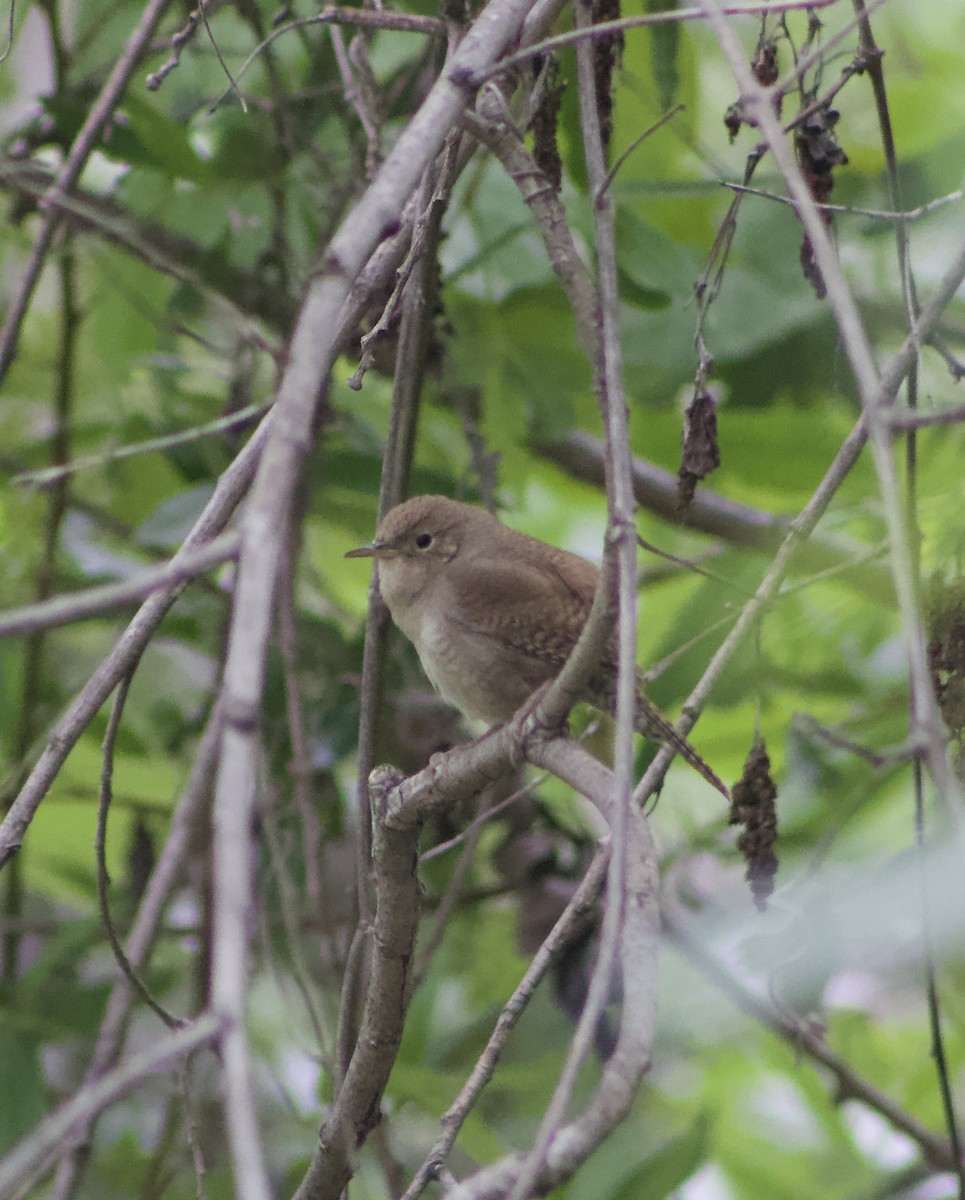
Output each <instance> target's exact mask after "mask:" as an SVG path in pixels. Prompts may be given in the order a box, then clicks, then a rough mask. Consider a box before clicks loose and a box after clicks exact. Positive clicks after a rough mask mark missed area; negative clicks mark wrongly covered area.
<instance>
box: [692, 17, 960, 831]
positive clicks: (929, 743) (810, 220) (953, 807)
mask: <svg viewBox="0 0 965 1200" xmlns="http://www.w3.org/2000/svg"><path fill="white" fill-rule="evenodd" d="M704 7H705V9H706V11H707V14H708V18H709V20H710V22H711V24H712V26H713V28H714V32H715V34H716V36H717V39H718V41H719V43H720V46H721V49H722V50H723V52H724V54H725V56H726V58H727V59H728V62H729V63H730V66H731V70H732V71H733V73H734V76H735V78H736V80H737V82H738V84H739V86H740V89H741V92H742V102H743V103H744V104H745V105H747V106H748V107H749V110H750V111H751V112H752V113H753V116H754V118H755V120H756V122H757V124H758V126H759V128H760V130H761V132H762V134H763V136H764V139H765V141H766V142H767V144H768V146H769V148H770V151H771V153H772V154H773V155H774V159H775V161H776V162H777V165H778V167H779V168H780V170H781V172H782V173H783V175H784V177H785V181H786V183H787V187H788V190H789V192H790V193H791V196H792V197H793V199H794V200H795V201H796V203H797V206H798V216H799V218H800V220H801V222H802V224H803V225H804V229H805V232H806V234H807V236H808V239H809V241H810V243H811V246H812V248H813V251H814V256H815V260H816V263H817V267H818V269H819V270H820V272H821V276H822V278H823V280H824V283H825V286H826V288H827V296H828V301H829V304H830V306H831V309H832V311H833V313H834V316H835V320H836V322H837V325H838V329H839V332H840V336H841V341H842V344H843V346H844V350H845V353H846V355H847V357H848V360H849V363H850V365H851V369H852V373H853V375H854V379H855V384H856V386H857V390H858V394H859V396H860V397H861V403H862V407H863V409H864V413H865V417H866V421H867V424H868V437H869V441H870V445H871V450H872V457H873V459H874V463H875V469H876V472H877V475H878V484H879V488H880V490H881V498H882V508H883V513H884V517H885V522H886V527H887V530H888V535H889V539H890V542H891V546H892V554H891V566H892V574H893V578H894V586H895V591H896V594H897V597H898V607H899V612H900V614H901V618H902V633H903V639H904V642H905V651H906V656H907V663H908V673H909V681H910V685H911V690H912V697H913V703H914V705H915V709H914V714H913V722H914V725H915V727H916V728H915V729H913V736H914V735H915V734H916V733H917V732H918V730H920V731H921V732H922V733H923V735H924V755H925V758H926V761H927V764H928V769H929V773H930V774H931V776H932V779H933V781H934V783H935V786H936V788H937V789H938V792H939V794H940V795H941V796H942V797H943V800H944V803H945V805H946V811H947V812H948V814H949V816H950V818H951V819H952V820H953V821H954V822H956V823H958V822H959V821H960V820H961V818H962V817H963V815H965V806H963V801H962V796H961V789H960V787H959V784H958V781H957V780H956V779H955V777H954V775H953V773H952V772H951V770H950V768H949V765H948V760H947V756H946V753H945V734H944V726H943V724H942V720H941V715H940V714H939V712H938V709H937V704H936V701H935V697H934V694H933V692H932V689H931V684H930V680H929V674H928V666H927V661H926V654H925V645H924V639H923V633H922V621H921V613H920V604H919V600H918V596H917V587H916V581H915V575H914V568H913V562H912V549H911V544H910V541H909V531H908V528H907V525H906V519H905V513H904V510H903V505H902V501H901V495H900V489H899V485H898V480H897V474H896V468H895V462H894V454H893V447H892V442H891V434H890V431H889V430H888V428H887V422H886V420H885V419H883V417H882V413H881V401H880V395H881V390H882V389H881V381H880V379H879V377H878V371H877V368H876V366H875V362H874V357H873V355H872V352H871V347H870V344H869V342H868V338H867V334H866V333H865V329H864V324H863V322H862V320H861V315H860V313H859V311H858V308H857V305H856V304H855V301H854V298H853V296H852V294H851V291H850V289H849V288H848V285H847V283H846V281H845V278H844V275H843V272H842V271H841V268H840V265H839V263H838V260H837V255H836V253H835V250H834V247H833V245H832V242H831V239H830V237H829V235H828V231H827V228H826V226H825V224H824V221H823V219H822V217H821V215H820V213H819V212H818V211H817V209H816V208H815V205H814V198H813V196H812V195H811V192H810V190H809V188H808V186H807V184H806V182H805V180H804V179H803V177H802V174H801V170H800V167H799V165H798V163H797V161H796V159H795V157H794V154H793V151H792V149H791V147H790V146H789V145H788V143H787V140H786V138H785V136H784V133H783V131H782V129H781V127H780V124H779V122H778V119H777V117H776V115H775V113H774V109H773V104H772V97H771V94H770V93H769V92H768V91H767V89H765V88H762V87H761V86H760V84H759V83H758V82H757V80H756V79H755V78H754V76H753V74H752V72H751V70H750V68H749V67H748V65H747V62H746V60H745V55H744V53H743V50H742V49H741V46H740V43H739V42H738V40H737V38H736V36H735V35H734V33H733V31H732V29H731V28H730V26H729V25H728V23H727V22H726V20H724V18H723V16H722V14H721V11H720V7H719V5H718V3H717V0H704ZM909 369H911V363H909Z"/></svg>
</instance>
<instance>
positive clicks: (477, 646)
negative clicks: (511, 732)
mask: <svg viewBox="0 0 965 1200" xmlns="http://www.w3.org/2000/svg"><path fill="white" fill-rule="evenodd" d="M346 557H347V558H374V559H376V561H377V562H378V564H379V590H380V591H381V593H382V598H383V599H384V600H385V603H386V605H387V606H388V609H389V612H390V613H391V614H392V619H393V620H394V621H395V623H396V625H398V627H399V628H400V629H401V630H402V632H403V633H404V634H405V635H406V637H407V638H408V639H409V641H410V642H412V644H413V645H414V646H415V648H416V650H417V651H418V652H419V658H420V659H421V660H422V666H423V667H424V669H425V672H426V674H427V675H428V676H429V679H430V680H431V682H432V684H433V686H434V687H435V688H436V690H437V691H438V692H440V693H441V694H442V696H443V698H444V699H446V700H448V701H449V703H450V704H453V705H455V707H456V708H458V709H459V710H460V711H461V712H462V713H464V714H465V715H466V716H467V717H478V718H480V719H482V720H483V721H486V722H487V723H488V724H489V725H498V724H501V723H502V722H503V721H507V720H509V718H510V717H511V716H512V715H513V714H514V713H515V712H516V711H517V709H519V708H520V706H521V705H522V704H523V703H524V702H525V701H526V700H527V699H528V698H529V696H531V695H532V693H533V692H534V691H535V690H536V689H537V688H538V687H540V686H541V685H542V684H544V683H547V682H548V681H549V680H551V679H554V678H555V677H556V676H557V675H558V674H559V672H560V670H561V668H562V667H563V664H564V663H565V662H566V660H567V658H568V657H569V655H570V652H571V651H572V649H573V647H574V646H575V645H576V641H577V638H578V637H579V636H580V632H581V630H582V629H583V626H584V624H585V623H586V619H587V617H588V616H589V613H590V606H591V605H592V603H593V593H594V591H595V589H596V581H597V577H598V575H599V571H598V570H597V568H596V567H595V566H594V565H593V564H592V563H589V562H587V561H586V560H585V559H583V558H579V557H578V556H577V555H575V554H570V553H569V552H568V551H566V550H560V549H558V548H557V547H556V546H549V545H547V544H546V542H541V541H538V540H537V539H536V538H532V537H527V536H526V534H523V533H517V532H516V531H515V530H514V529H509V528H507V527H506V526H505V525H503V524H502V523H501V522H500V521H498V520H497V519H496V518H495V517H494V516H491V515H490V514H489V513H488V512H486V510H485V509H483V508H477V507H476V506H475V505H472V504H461V503H460V502H459V501H457V500H449V499H447V498H446V497H445V496H415V497H413V498H412V499H411V500H406V501H405V502H404V503H403V504H398V505H396V507H395V508H393V509H392V510H391V511H390V512H389V513H387V514H386V516H385V518H384V519H383V521H382V522H381V524H380V525H379V528H378V530H377V531H376V534H375V538H374V540H373V541H372V542H371V544H370V545H368V546H360V547H359V549H357V550H350V551H349V552H348V554H347V555H346ZM616 661H617V647H616V640H615V638H614V639H611V642H610V645H609V647H608V651H607V654H606V656H605V658H604V660H603V662H602V663H601V664H600V667H599V669H598V670H597V671H596V672H595V673H594V674H593V675H592V676H591V677H590V681H589V683H588V684H587V687H586V699H587V700H589V701H590V703H591V704H593V705H594V706H595V707H597V708H600V709H602V710H604V711H605V712H608V713H611V714H612V713H613V711H614V707H615V701H614V698H615V687H616ZM635 726H636V729H637V731H638V732H639V733H642V734H643V735H644V736H645V737H648V738H651V739H652V740H653V741H657V742H666V743H667V744H668V745H670V746H672V747H673V748H674V750H675V751H676V752H677V753H678V754H679V755H680V756H681V757H682V758H684V759H686V761H687V762H689V763H690V765H691V766H692V767H694V769H695V770H697V771H698V772H699V773H700V774H701V775H702V776H703V777H704V778H705V779H706V780H707V781H708V783H710V784H712V785H713V786H714V787H715V788H716V789H717V790H718V791H719V792H721V793H722V794H723V795H724V796H728V797H729V793H728V791H727V788H726V787H725V786H724V784H723V783H721V781H720V779H718V777H717V776H716V775H715V774H714V772H713V771H712V770H711V769H710V767H708V766H707V764H706V763H705V762H704V760H703V759H702V758H701V757H700V755H699V754H698V753H697V751H696V750H695V749H694V748H693V746H691V745H690V743H689V742H687V741H685V740H684V739H683V738H682V737H681V736H680V734H678V733H677V732H676V730H675V729H674V728H673V726H672V725H670V723H669V722H668V721H667V720H666V719H665V718H664V717H663V716H661V714H660V713H659V712H658V711H657V709H656V708H654V706H653V705H652V704H651V703H650V701H649V700H648V699H647V698H646V697H645V696H644V695H643V692H642V691H641V690H640V687H639V686H638V687H637V711H636V720H635Z"/></svg>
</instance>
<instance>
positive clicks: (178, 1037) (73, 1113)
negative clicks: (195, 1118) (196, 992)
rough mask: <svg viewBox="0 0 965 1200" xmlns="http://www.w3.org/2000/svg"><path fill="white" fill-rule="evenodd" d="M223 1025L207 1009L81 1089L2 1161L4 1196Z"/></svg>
mask: <svg viewBox="0 0 965 1200" xmlns="http://www.w3.org/2000/svg"><path fill="white" fill-rule="evenodd" d="M222 1025H223V1022H222V1021H221V1020H220V1019H219V1018H218V1017H217V1016H216V1015H215V1014H214V1013H211V1012H208V1013H204V1014H203V1015H201V1016H199V1017H198V1018H197V1020H195V1021H193V1022H192V1023H191V1024H190V1025H189V1026H188V1027H187V1028H186V1029H179V1030H177V1032H176V1033H170V1034H168V1035H167V1036H165V1037H163V1038H161V1039H160V1041H158V1042H156V1043H155V1044H154V1045H153V1046H151V1047H149V1048H148V1049H147V1050H142V1051H140V1052H139V1053H138V1054H135V1055H133V1056H132V1057H131V1058H130V1059H128V1061H127V1062H125V1063H123V1064H122V1065H121V1066H119V1067H117V1068H116V1069H115V1070H113V1071H110V1072H109V1073H108V1074H107V1075H104V1076H103V1077H102V1078H100V1079H98V1080H97V1081H96V1082H93V1083H90V1084H86V1085H85V1086H83V1087H82V1088H80V1089H79V1090H78V1091H77V1092H75V1093H74V1095H73V1096H72V1097H71V1098H70V1100H68V1101H66V1102H65V1103H64V1104H62V1105H61V1106H60V1108H58V1109H56V1110H55V1111H54V1112H53V1113H51V1114H50V1116H48V1117H45V1118H44V1120H43V1121H41V1122H40V1124H39V1125H38V1126H37V1127H36V1128H35V1129H34V1130H33V1131H32V1133H30V1134H29V1136H27V1137H25V1138H24V1139H23V1140H22V1141H20V1142H18V1143H17V1145H16V1147H15V1148H14V1149H13V1150H11V1151H10V1153H9V1154H8V1155H7V1157H6V1158H4V1159H2V1160H0V1195H4V1196H9V1195H11V1194H12V1193H13V1190H14V1188H16V1187H18V1186H20V1185H21V1184H23V1183H24V1182H25V1181H27V1180H30V1179H34V1178H36V1174H37V1172H38V1171H39V1170H42V1169H43V1166H44V1164H45V1163H46V1162H47V1161H48V1159H49V1157H50V1155H51V1154H52V1153H53V1152H54V1151H56V1150H57V1148H58V1147H59V1146H60V1144H61V1143H62V1142H63V1141H64V1139H66V1138H69V1137H70V1135H71V1133H72V1132H73V1131H74V1129H76V1127H77V1126H78V1125H82V1124H83V1123H84V1122H87V1121H90V1120H92V1119H93V1118H94V1117H96V1116H97V1115H98V1114H99V1113H101V1112H103V1111H104V1109H105V1108H109V1107H110V1105H112V1104H113V1103H114V1102H115V1101H116V1100H119V1099H120V1098H121V1096H123V1095H125V1094H126V1093H127V1092H129V1091H130V1090H131V1089H132V1088H135V1087H139V1086H141V1085H142V1084H143V1083H144V1080H145V1079H147V1078H148V1077H149V1076H150V1075H153V1074H154V1073H155V1072H157V1071H165V1070H168V1069H169V1068H170V1067H172V1066H174V1065H175V1064H176V1063H177V1062H179V1061H180V1060H181V1059H182V1058H184V1057H185V1055H187V1054H190V1053H191V1052H192V1051H193V1050H197V1049H198V1047H199V1046H204V1045H207V1043H209V1042H212V1041H214V1039H215V1038H216V1037H217V1036H218V1035H219V1033H221V1030H222Z"/></svg>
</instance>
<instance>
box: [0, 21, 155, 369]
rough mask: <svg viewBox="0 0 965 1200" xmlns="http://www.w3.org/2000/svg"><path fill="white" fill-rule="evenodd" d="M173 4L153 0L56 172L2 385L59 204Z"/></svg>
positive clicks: (16, 305)
mask: <svg viewBox="0 0 965 1200" xmlns="http://www.w3.org/2000/svg"><path fill="white" fill-rule="evenodd" d="M170 2H171V0H150V2H149V3H148V5H147V6H146V7H145V9H144V12H143V13H142V14H141V19H140V21H139V22H138V23H137V26H136V27H135V29H134V30H133V32H132V33H131V36H130V37H129V38H128V40H127V45H126V46H125V47H124V50H123V52H122V53H121V55H120V56H119V57H118V59H117V62H116V63H115V64H114V69H113V70H112V71H111V73H110V75H109V76H108V77H107V81H106V82H105V84H104V86H103V87H102V88H101V91H100V95H99V96H98V97H97V99H96V100H95V101H94V103H93V104H92V105H91V107H90V110H89V112H88V114H87V119H86V120H85V121H84V124H83V125H82V126H81V128H80V131H79V132H78V134H77V136H76V137H75V138H74V141H73V144H72V145H71V147H70V152H69V154H68V155H67V158H66V159H65V161H64V165H63V166H62V167H61V168H60V170H59V171H58V172H57V178H56V179H55V180H54V182H53V184H52V185H51V187H50V188H49V189H48V191H47V192H46V193H45V194H44V197H43V199H42V200H41V201H40V207H41V210H42V211H43V213H44V217H43V222H42V224H41V226H40V232H39V233H38V234H37V237H36V240H35V241H34V246H33V250H32V251H31V254H30V261H29V262H28V263H27V266H26V269H25V270H24V273H23V275H22V276H21V277H20V287H19V288H18V289H17V294H16V296H15V297H14V299H13V302H12V303H11V305H10V308H9V310H8V312H7V317H6V320H5V321H4V323H3V329H2V330H0V383H2V381H3V379H4V377H5V376H6V374H7V371H8V369H9V367H10V364H11V362H13V356H14V354H15V353H16V350H17V342H18V341H19V338H20V327H21V325H22V324H23V319H24V317H25V316H26V315H27V309H28V308H29V306H30V300H31V297H32V296H33V292H34V288H35V287H36V286H37V280H38V279H39V278H40V273H41V271H42V270H43V265H44V262H45V260H46V258H47V253H48V251H49V250H50V247H51V244H52V243H53V240H54V234H55V232H56V231H57V226H58V225H59V224H60V219H61V213H60V209H59V208H58V207H57V204H56V201H57V200H58V199H59V198H60V197H61V196H66V195H67V193H68V192H70V191H71V190H72V189H73V187H74V185H75V184H76V183H77V180H78V179H79V178H80V173H81V171H82V170H83V169H84V165H85V163H86V162H87V160H88V158H90V156H91V154H92V153H93V151H94V149H95V148H96V143H97V139H98V138H99V137H100V134H101V130H102V129H103V128H104V126H105V125H106V124H107V122H108V120H109V119H110V116H111V113H112V112H113V111H114V109H115V108H116V107H117V105H118V103H119V101H120V98H121V95H122V94H123V91H124V89H125V87H126V86H127V82H128V80H129V79H130V77H131V75H132V74H133V73H134V69H135V68H136V66H137V64H138V62H139V61H140V59H141V56H142V55H143V53H144V50H145V49H146V47H147V45H148V43H149V42H150V40H151V37H152V35H153V33H154V30H155V29H156V28H157V24H158V22H159V21H160V19H161V17H162V16H163V14H164V10H165V9H166V8H167V6H168V4H169V3H170Z"/></svg>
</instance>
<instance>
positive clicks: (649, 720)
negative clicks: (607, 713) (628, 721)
mask: <svg viewBox="0 0 965 1200" xmlns="http://www.w3.org/2000/svg"><path fill="white" fill-rule="evenodd" d="M634 725H635V727H636V730H637V733H642V734H643V736H644V737H646V738H649V739H650V740H651V741H652V742H664V743H665V744H666V745H668V746H670V747H671V749H672V750H674V752H675V753H677V754H679V755H680V757H681V758H682V759H684V761H685V762H688V763H690V765H691V766H692V767H693V769H694V770H695V771H696V772H697V774H698V775H702V776H703V777H704V779H706V780H707V782H708V783H709V784H710V786H711V787H713V788H716V789H717V791H718V792H720V794H721V795H722V796H723V797H724V798H725V799H726V800H727V801H728V802H729V801H730V792H729V791H728V790H727V787H726V786H725V784H724V783H723V782H722V781H721V780H720V778H719V777H718V776H717V775H716V774H715V773H714V772H713V771H712V770H711V769H710V767H709V766H708V765H707V763H706V762H705V761H704V760H703V759H702V758H701V757H700V755H699V754H698V753H697V751H696V750H695V749H694V748H693V746H691V744H690V742H688V741H687V739H686V738H684V737H681V735H680V734H679V733H678V732H677V731H676V729H674V727H673V726H672V725H671V724H670V722H669V721H668V720H667V718H666V717H664V716H663V715H662V714H661V713H660V711H659V710H658V709H656V708H655V707H654V706H653V705H652V704H651V703H650V701H649V700H648V699H647V698H646V696H644V695H642V694H641V692H640V691H639V690H638V691H637V717H636V721H635V722H634Z"/></svg>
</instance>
